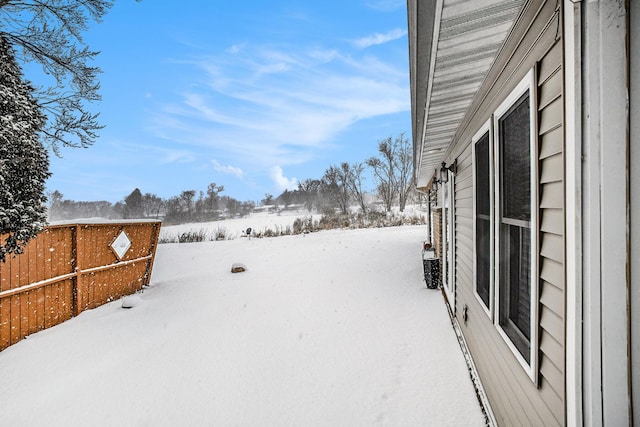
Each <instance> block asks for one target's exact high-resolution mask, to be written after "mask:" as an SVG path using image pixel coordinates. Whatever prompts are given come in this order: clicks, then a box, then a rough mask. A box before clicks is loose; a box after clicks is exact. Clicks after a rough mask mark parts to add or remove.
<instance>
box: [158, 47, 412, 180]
mask: <svg viewBox="0 0 640 427" xmlns="http://www.w3.org/2000/svg"><path fill="white" fill-rule="evenodd" d="M242 49H243V50H242V55H234V54H232V53H228V52H227V53H223V54H221V55H216V56H206V57H199V58H196V59H192V60H190V61H189V62H185V64H186V65H190V66H191V67H193V69H194V70H195V71H196V72H198V73H199V76H198V78H197V81H196V82H195V83H194V84H193V85H192V87H190V88H189V89H187V90H186V91H185V92H183V93H182V94H181V95H180V102H173V103H170V104H165V105H163V106H162V107H161V108H160V109H158V110H156V112H155V113H154V114H153V115H152V120H153V126H152V128H153V129H154V132H155V134H156V135H157V136H159V137H161V138H163V139H166V140H169V141H173V142H174V143H176V144H181V145H186V146H197V147H200V148H204V149H206V150H215V151H216V152H217V153H220V154H218V155H224V158H225V159H228V160H227V161H229V162H231V164H233V165H234V167H237V168H239V169H240V170H242V171H243V174H244V175H247V174H248V173H250V174H251V175H255V174H256V173H260V172H262V173H264V174H267V175H268V174H269V173H271V174H272V175H271V176H272V177H273V176H275V175H273V171H274V169H273V168H274V167H275V166H278V167H286V166H287V165H296V164H301V163H304V162H307V161H309V160H310V159H312V158H313V157H315V156H317V155H318V154H320V153H323V154H324V153H325V152H326V150H328V149H332V148H333V147H334V145H333V144H334V143H335V141H336V139H337V137H338V136H339V134H340V133H342V132H345V131H347V130H348V129H349V128H350V127H351V126H352V125H354V124H355V123H357V122H358V121H361V120H366V119H371V118H374V117H380V116H385V115H388V114H394V113H398V112H404V111H408V110H409V108H410V99H409V95H408V94H409V88H408V76H407V74H408V73H407V71H406V70H405V69H401V68H398V67H395V66H393V65H390V64H389V63H387V62H385V61H383V60H381V59H378V58H376V57H374V56H371V55H366V56H362V55H360V56H358V55H355V54H353V53H345V52H341V51H340V50H339V49H336V48H319V47H317V46H313V47H306V46H299V47H297V48H293V47H291V46H285V47H282V48H281V49H274V48H273V47H272V46H271V47H268V48H262V47H260V46H257V45H255V44H246V45H243V47H242ZM281 183H282V184H283V185H285V183H286V184H287V185H288V184H290V181H287V180H286V178H284V177H282V180H281Z"/></svg>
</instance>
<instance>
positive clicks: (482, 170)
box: [472, 123, 492, 314]
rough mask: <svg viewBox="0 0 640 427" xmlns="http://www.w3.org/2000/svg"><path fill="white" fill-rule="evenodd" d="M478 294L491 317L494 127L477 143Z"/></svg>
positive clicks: (476, 139)
mask: <svg viewBox="0 0 640 427" xmlns="http://www.w3.org/2000/svg"><path fill="white" fill-rule="evenodd" d="M472 151H473V161H474V175H473V178H474V186H473V187H474V192H475V193H474V205H473V208H474V224H473V226H474V260H473V261H474V271H475V275H474V276H475V293H476V295H477V296H478V298H479V299H480V301H481V302H482V304H483V305H484V307H485V308H486V310H487V312H488V313H489V314H490V313H491V310H492V304H491V299H492V292H491V265H492V261H491V259H492V256H491V252H492V247H491V240H492V239H491V203H492V200H491V194H492V179H491V138H490V124H489V123H487V125H486V126H484V127H483V129H481V130H480V131H479V132H478V134H477V135H476V137H474V139H473V149H472Z"/></svg>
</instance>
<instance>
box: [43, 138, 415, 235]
mask: <svg viewBox="0 0 640 427" xmlns="http://www.w3.org/2000/svg"><path fill="white" fill-rule="evenodd" d="M412 159H413V157H412V152H411V146H410V144H409V140H408V139H407V138H405V136H404V133H401V134H400V135H398V136H397V137H396V138H393V137H391V136H390V137H388V138H386V139H383V140H381V141H379V142H378V152H377V155H376V156H374V157H371V158H369V159H367V160H365V161H364V162H355V163H347V162H343V163H340V164H339V165H331V166H329V167H328V168H327V169H326V170H325V172H324V174H323V175H322V177H320V178H317V179H312V178H309V179H305V180H303V181H300V182H299V183H298V188H296V189H295V190H285V191H284V192H282V193H281V194H280V195H278V196H276V197H274V196H273V195H272V194H265V197H264V198H263V199H262V200H260V201H259V202H258V205H260V206H264V207H266V208H268V209H271V210H280V209H292V208H295V209H298V210H300V209H306V210H308V211H309V212H312V211H315V212H320V213H323V214H333V213H339V214H343V215H346V214H347V213H349V208H350V207H351V206H353V205H356V206H358V208H359V210H360V212H362V213H363V214H366V213H367V212H368V211H369V210H371V209H372V207H374V205H376V204H379V205H380V206H382V208H383V209H384V210H385V211H387V212H388V211H390V210H391V208H392V207H393V206H395V205H396V204H398V205H399V208H400V211H404V208H405V206H406V203H407V200H408V197H409V194H410V191H411V189H412V166H413V163H412V162H413V160H412ZM367 169H368V170H370V171H371V172H372V173H371V177H372V179H373V181H374V183H373V184H374V186H375V187H374V190H373V192H371V191H369V190H368V187H367V186H366V174H365V172H366V171H367ZM223 192H224V186H223V185H218V184H216V183H215V182H212V183H210V184H209V185H208V186H207V189H206V190H205V191H196V190H185V191H182V192H181V193H180V194H179V195H177V196H173V197H170V198H168V199H163V198H161V197H159V196H157V195H155V194H151V193H142V191H140V189H138V188H136V189H134V190H133V191H132V192H131V194H129V195H128V196H126V197H125V198H124V199H123V200H121V201H119V202H117V203H115V204H112V203H110V202H108V201H97V202H79V201H74V200H66V199H64V195H63V194H62V193H60V192H59V191H54V192H52V193H49V194H48V199H49V206H48V213H49V220H51V221H57V220H70V219H75V218H106V219H122V218H125V219H127V218H131V219H134V218H155V219H162V220H163V221H164V222H165V223H166V224H181V223H187V222H204V221H215V220H218V219H223V218H236V217H243V216H246V215H248V214H249V213H251V212H252V211H254V209H255V208H256V206H257V205H256V203H255V202H253V201H244V202H242V201H239V200H236V199H234V198H233V197H230V196H227V195H223V194H222V193H223Z"/></svg>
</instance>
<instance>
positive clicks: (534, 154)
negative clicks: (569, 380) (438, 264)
mask: <svg viewBox="0 0 640 427" xmlns="http://www.w3.org/2000/svg"><path fill="white" fill-rule="evenodd" d="M536 88H537V84H536V73H535V70H534V69H532V70H530V71H529V72H528V73H527V75H526V76H525V77H524V78H523V79H522V80H521V81H520V83H518V85H517V86H516V87H515V88H514V89H513V90H512V91H511V93H510V94H509V96H508V97H507V98H506V99H505V100H504V101H503V102H502V103H501V104H500V106H499V107H498V108H497V109H496V111H495V112H494V114H493V130H494V132H493V136H494V140H493V156H494V165H493V179H494V192H495V196H494V204H493V206H492V207H493V210H494V216H493V221H492V222H493V224H494V226H493V232H494V251H493V253H494V260H495V264H494V266H493V268H494V286H493V289H494V299H493V301H494V312H493V313H494V316H493V322H494V325H495V326H496V328H497V329H498V332H499V333H500V335H501V336H502V338H503V339H504V340H505V342H506V343H507V346H508V347H509V348H510V349H511V351H512V353H513V354H514V356H515V357H516V359H517V360H518V362H519V363H520V365H522V367H523V369H524V370H525V371H526V372H527V374H528V375H529V377H530V378H531V380H532V381H533V382H534V383H536V384H537V382H538V379H537V377H538V375H537V372H538V324H539V319H538V305H539V300H538V283H539V277H538V252H539V250H538V229H539V226H538V144H537V141H538V138H537V135H538V123H537V111H538V109H537V102H536V100H537V97H536ZM527 92H529V114H530V117H529V122H530V124H531V127H530V132H529V134H530V144H531V145H530V161H531V177H532V179H531V184H530V185H531V189H530V191H531V260H530V266H531V286H530V288H531V289H530V296H529V297H530V317H529V326H530V328H531V331H530V340H529V362H527V361H526V360H525V359H524V357H523V356H522V355H521V354H520V352H519V351H518V349H517V348H516V346H515V344H514V343H513V342H512V341H511V338H509V336H508V335H507V333H506V332H505V331H504V329H503V328H502V327H501V326H500V304H499V301H500V268H499V264H500V259H499V258H500V257H499V250H500V249H499V248H500V227H497V226H496V224H499V223H500V218H499V216H500V209H497V208H496V206H497V205H498V204H499V203H500V200H501V199H500V197H501V195H500V185H499V182H500V181H499V180H500V177H499V173H500V168H499V165H500V149H499V147H500V145H499V144H500V140H499V138H500V132H499V127H498V125H499V120H500V119H501V118H502V117H503V116H504V114H505V113H506V112H507V111H508V110H509V109H510V108H511V107H512V106H513V104H514V103H515V102H516V101H517V100H518V99H520V97H521V96H522V95H524V94H525V93H527Z"/></svg>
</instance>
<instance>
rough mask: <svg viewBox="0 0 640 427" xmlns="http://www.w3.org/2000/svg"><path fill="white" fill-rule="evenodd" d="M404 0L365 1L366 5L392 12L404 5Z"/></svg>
mask: <svg viewBox="0 0 640 427" xmlns="http://www.w3.org/2000/svg"><path fill="white" fill-rule="evenodd" d="M405 4H406V3H405V1H404V0H373V1H369V2H367V3H366V5H367V7H370V8H371V9H375V10H379V11H382V12H393V11H394V10H398V9H400V8H401V7H404V6H405Z"/></svg>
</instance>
